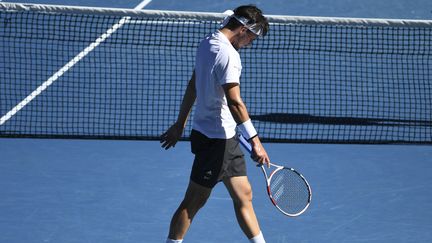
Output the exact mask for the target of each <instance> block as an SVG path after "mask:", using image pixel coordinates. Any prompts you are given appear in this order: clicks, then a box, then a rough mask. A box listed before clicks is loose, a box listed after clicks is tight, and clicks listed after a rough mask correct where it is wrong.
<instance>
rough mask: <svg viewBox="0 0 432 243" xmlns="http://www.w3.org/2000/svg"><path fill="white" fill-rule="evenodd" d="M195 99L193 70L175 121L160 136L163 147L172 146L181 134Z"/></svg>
mask: <svg viewBox="0 0 432 243" xmlns="http://www.w3.org/2000/svg"><path fill="white" fill-rule="evenodd" d="M195 100H196V89H195V71H194V72H193V73H192V77H191V79H190V80H189V83H188V85H187V88H186V91H185V93H184V95H183V100H182V103H181V105H180V111H179V113H178V116H177V121H176V122H175V123H174V124H173V125H171V127H170V128H168V130H167V131H166V132H165V133H163V134H162V135H161V136H160V143H161V144H162V147H163V148H165V149H169V148H170V147H174V146H175V145H176V143H177V141H178V140H179V139H180V137H181V135H182V134H183V130H184V128H185V126H186V123H187V120H188V117H189V114H190V112H191V110H192V106H193V104H194V103H195Z"/></svg>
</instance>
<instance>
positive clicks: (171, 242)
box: [166, 238, 183, 243]
mask: <svg viewBox="0 0 432 243" xmlns="http://www.w3.org/2000/svg"><path fill="white" fill-rule="evenodd" d="M182 242H183V240H171V239H170V238H168V239H167V240H166V243H182Z"/></svg>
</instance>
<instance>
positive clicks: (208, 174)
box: [204, 170, 213, 180]
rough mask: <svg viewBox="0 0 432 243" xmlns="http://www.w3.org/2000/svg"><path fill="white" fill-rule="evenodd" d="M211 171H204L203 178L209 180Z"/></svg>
mask: <svg viewBox="0 0 432 243" xmlns="http://www.w3.org/2000/svg"><path fill="white" fill-rule="evenodd" d="M212 175H213V173H212V171H211V170H209V171H206V172H205V175H204V180H210V178H211V177H212Z"/></svg>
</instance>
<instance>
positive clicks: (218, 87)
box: [160, 5, 270, 243]
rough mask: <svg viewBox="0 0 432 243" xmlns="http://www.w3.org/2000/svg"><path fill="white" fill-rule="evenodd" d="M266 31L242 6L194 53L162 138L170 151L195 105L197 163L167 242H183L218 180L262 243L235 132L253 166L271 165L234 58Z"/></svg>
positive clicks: (257, 13) (251, 9)
mask: <svg viewBox="0 0 432 243" xmlns="http://www.w3.org/2000/svg"><path fill="white" fill-rule="evenodd" d="M268 29H269V25H268V22H267V19H266V18H265V17H264V16H263V15H262V12H261V10H260V9H258V8H257V7H255V6H253V5H247V6H240V7H238V8H236V9H235V10H234V13H233V14H232V15H231V16H229V17H227V18H226V19H225V21H224V23H223V24H222V27H221V28H220V29H219V30H217V31H216V32H214V33H212V34H210V35H208V36H206V37H205V38H204V39H203V40H202V42H201V43H200V45H199V47H198V49H197V54H196V62H195V71H194V72H193V74H192V77H191V79H190V81H189V83H188V86H187V88H186V91H185V94H184V97H183V101H182V103H181V106H180V112H179V114H178V118H177V121H176V122H175V123H174V124H173V125H172V126H171V127H170V128H169V129H168V130H167V131H166V132H165V133H164V134H162V135H161V138H160V142H161V143H162V147H163V148H165V149H169V148H170V147H174V146H175V144H176V143H177V141H178V140H179V138H180V137H181V135H182V134H183V130H184V127H185V125H186V122H187V119H188V116H189V113H190V111H191V108H192V106H193V104H194V103H195V102H196V110H195V114H194V119H193V124H192V131H191V136H190V139H191V150H192V153H193V154H194V155H195V159H194V163H193V166H192V171H191V175H190V182H189V186H188V188H187V190H186V194H185V196H184V199H183V201H182V202H181V204H180V206H179V207H178V209H177V211H176V212H175V213H174V215H173V217H172V220H171V224H170V230H169V235H168V239H167V241H166V242H182V241H183V238H184V236H185V234H186V232H187V230H188V229H189V226H190V224H191V222H192V219H193V218H194V216H195V214H196V213H197V212H198V210H199V209H200V208H201V207H202V206H204V204H205V203H206V201H207V199H208V198H209V196H210V193H211V191H212V188H213V187H214V186H215V185H216V184H217V183H218V182H220V181H222V182H223V183H224V185H225V186H226V188H227V190H228V191H229V193H230V195H231V198H232V200H233V203H234V209H235V213H236V217H237V221H238V223H239V225H240V227H241V229H242V230H243V232H244V234H245V235H246V236H247V237H248V239H249V240H250V242H259V243H262V242H265V240H264V237H263V234H262V233H261V230H260V227H259V224H258V220H257V218H256V216H255V212H254V209H253V206H252V189H251V185H250V183H249V180H248V178H247V175H246V165H245V159H244V155H243V153H242V151H241V150H240V145H239V143H238V141H237V139H236V136H235V135H236V128H237V129H238V130H239V132H240V133H241V134H242V135H243V136H244V137H245V138H246V139H248V140H249V142H250V143H251V145H252V150H253V151H252V158H253V159H254V160H255V161H257V162H259V163H264V164H268V163H269V162H270V160H269V157H268V155H267V152H266V150H265V149H264V147H263V146H262V144H261V142H260V139H259V137H258V134H257V131H256V130H255V128H254V126H253V124H252V122H251V120H250V118H249V114H248V111H247V109H246V106H245V104H244V103H243V101H242V98H241V96H240V85H239V84H240V74H241V70H242V65H241V60H240V55H239V53H238V50H239V49H241V48H242V47H245V46H248V45H250V44H251V43H252V42H253V41H254V40H255V39H256V38H257V37H259V36H264V35H266V33H267V31H268ZM203 241H204V242H205V241H206V240H205V239H203Z"/></svg>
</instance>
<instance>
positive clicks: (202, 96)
mask: <svg viewBox="0 0 432 243" xmlns="http://www.w3.org/2000/svg"><path fill="white" fill-rule="evenodd" d="M241 70H242V65H241V60H240V55H239V53H238V52H237V50H236V49H235V48H234V47H233V46H232V45H231V43H230V42H229V40H228V38H227V37H226V36H225V35H224V34H223V33H222V32H220V31H216V32H215V33H213V34H210V35H208V36H207V37H206V38H204V39H203V40H202V41H201V43H200V45H199V47H198V50H197V54H196V61H195V88H196V94H197V98H196V109H195V114H194V119H193V124H192V127H193V129H195V130H197V131H199V132H201V133H202V134H204V135H206V136H207V137H209V138H222V139H228V138H232V137H234V136H235V134H236V131H235V128H236V126H237V124H236V122H235V120H234V118H233V117H232V115H231V112H230V110H229V108H228V105H227V100H226V97H225V92H224V90H223V87H222V85H224V84H227V83H240V74H241Z"/></svg>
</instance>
